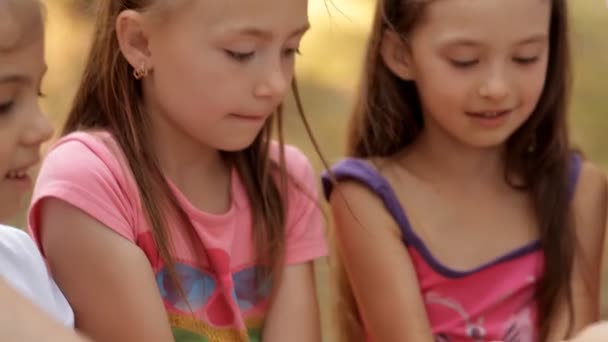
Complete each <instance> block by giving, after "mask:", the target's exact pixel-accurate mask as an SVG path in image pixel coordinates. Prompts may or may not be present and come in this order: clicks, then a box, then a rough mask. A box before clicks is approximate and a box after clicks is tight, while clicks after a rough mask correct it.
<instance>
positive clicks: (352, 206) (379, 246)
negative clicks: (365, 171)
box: [331, 182, 433, 342]
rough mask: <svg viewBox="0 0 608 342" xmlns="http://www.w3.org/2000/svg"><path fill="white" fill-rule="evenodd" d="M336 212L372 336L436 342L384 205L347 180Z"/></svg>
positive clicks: (336, 195) (395, 341)
mask: <svg viewBox="0 0 608 342" xmlns="http://www.w3.org/2000/svg"><path fill="white" fill-rule="evenodd" d="M331 209H332V213H333V217H334V221H335V229H336V238H337V243H338V249H339V252H340V257H341V263H342V264H343V265H344V268H345V270H346V273H347V276H348V278H349V281H350V284H351V285H352V288H353V293H354V296H355V299H356V302H357V306H358V307H359V310H360V311H361V312H360V313H361V316H362V318H363V320H364V322H365V325H366V328H367V330H368V334H369V335H370V337H371V338H372V339H373V340H374V341H382V342H427V341H429V342H430V341H433V337H432V335H431V329H430V326H429V322H428V318H427V315H426V310H425V308H424V303H423V300H422V296H421V294H420V287H419V285H418V281H417V278H416V274H415V270H414V267H413V265H412V262H411V259H410V256H409V254H408V252H407V250H406V248H405V245H404V244H403V242H402V240H401V234H400V232H399V229H398V228H397V225H396V223H395V222H394V221H393V219H392V218H391V217H390V215H389V214H388V213H387V212H386V210H385V208H384V206H383V204H382V203H381V201H380V200H379V199H378V198H377V197H376V196H374V195H373V194H372V193H371V192H370V191H368V190H367V189H366V188H364V187H363V186H361V185H359V184H357V183H355V182H341V183H340V184H339V185H338V186H336V188H335V190H334V192H333V195H332V197H331ZM353 213H354V214H355V215H356V216H353Z"/></svg>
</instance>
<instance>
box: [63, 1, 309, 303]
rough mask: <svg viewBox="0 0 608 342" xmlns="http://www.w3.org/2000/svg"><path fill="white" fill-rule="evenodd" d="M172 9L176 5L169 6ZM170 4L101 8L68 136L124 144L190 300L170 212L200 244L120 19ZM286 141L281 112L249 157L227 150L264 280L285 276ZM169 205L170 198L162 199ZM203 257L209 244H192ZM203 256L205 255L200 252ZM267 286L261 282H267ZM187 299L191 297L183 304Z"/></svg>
mask: <svg viewBox="0 0 608 342" xmlns="http://www.w3.org/2000/svg"><path fill="white" fill-rule="evenodd" d="M166 2H167V6H171V4H170V3H171V1H166ZM164 5H165V1H163V2H159V1H156V0H101V1H99V2H98V8H97V11H98V12H97V23H96V28H95V32H94V40H93V43H92V47H91V50H90V53H89V56H88V61H87V64H86V67H85V71H84V75H83V78H82V81H81V83H80V87H79V89H78V92H77V94H76V97H75V101H74V104H73V107H72V109H71V111H70V113H69V116H68V119H67V122H66V123H65V126H64V129H63V134H64V135H65V134H69V133H70V132H73V131H76V130H99V129H102V130H106V131H109V132H110V133H112V134H113V136H114V138H115V139H116V141H117V143H118V144H119V146H120V148H121V149H122V152H123V153H124V156H125V157H126V160H127V162H128V164H129V167H130V170H131V172H132V174H133V177H134V179H135V181H136V183H137V187H138V189H139V195H140V197H141V199H142V203H143V206H144V209H145V211H146V213H147V215H148V219H149V224H150V225H151V227H152V233H153V237H154V242H155V244H156V246H157V248H158V252H159V256H160V257H161V259H162V261H163V262H164V264H165V265H166V266H167V269H168V271H169V274H170V276H171V279H172V281H173V282H174V284H175V285H176V286H177V288H178V290H179V291H180V292H181V294H182V296H183V291H182V288H181V284H180V282H179V279H178V276H177V274H176V271H175V263H174V260H173V258H172V244H171V236H170V234H169V232H168V230H167V224H166V222H167V220H166V216H167V211H168V212H169V213H175V214H177V215H178V217H179V218H180V219H181V221H182V222H183V231H182V232H181V233H183V234H187V237H189V238H190V239H189V240H190V241H192V242H193V243H194V241H199V239H198V238H197V237H196V236H195V230H194V227H193V226H192V223H191V222H190V220H189V218H188V216H187V215H186V213H185V212H184V210H183V209H182V208H181V207H180V205H179V204H178V202H177V199H176V197H175V196H174V194H173V193H172V191H171V189H170V187H169V185H168V184H167V182H166V180H165V178H164V177H163V174H162V172H161V170H160V167H159V164H158V161H157V158H156V157H155V154H154V151H153V148H152V147H151V146H150V144H148V143H147V142H148V141H151V139H150V138H151V137H150V129H149V125H150V122H149V119H148V117H147V116H146V112H145V110H144V109H143V108H142V103H143V101H142V97H143V92H142V87H141V84H140V81H138V80H136V79H135V78H134V77H133V76H132V72H133V68H132V67H131V66H130V65H129V63H128V62H127V60H126V59H125V58H124V57H123V55H122V54H121V52H120V49H119V45H118V40H117V37H116V30H115V25H114V23H115V21H116V18H117V16H118V15H119V14H120V13H121V12H122V11H123V10H126V9H134V10H138V11H144V10H147V9H149V8H150V7H151V6H155V8H154V9H155V10H157V8H156V6H158V7H159V8H158V9H161V10H169V9H170V7H163V6H164ZM293 88H294V91H295V92H294V93H295V95H296V96H295V100H296V103H297V105H298V109H300V114H301V116H302V117H303V113H302V112H301V104H300V98H299V96H298V94H297V89H296V87H295V81H294V83H293ZM273 126H276V131H277V139H278V141H279V144H278V145H279V157H278V158H276V159H278V160H274V159H271V156H270V142H271V138H272V135H273ZM283 152H284V151H283V135H282V106H280V107H279V108H278V109H277V111H276V113H275V114H274V115H273V116H272V119H269V120H268V122H267V123H266V124H265V125H264V127H263V128H262V130H261V132H260V133H259V134H258V136H257V137H256V139H255V141H254V142H253V143H252V144H251V145H250V146H248V147H247V148H245V149H244V150H242V151H238V152H222V154H223V157H224V158H225V159H226V160H227V161H228V162H229V163H230V164H231V165H233V166H234V167H235V169H236V170H237V172H238V174H239V176H240V178H241V179H242V182H243V184H244V186H245V188H246V192H247V195H248V198H249V204H250V207H251V215H252V222H253V232H254V240H255V247H256V253H257V262H258V264H259V265H260V266H261V269H262V270H263V271H262V272H261V273H262V275H264V276H268V275H270V273H274V275H275V276H274V277H273V278H274V279H276V278H277V277H276V275H277V273H280V271H281V267H280V266H281V265H282V264H283V263H282V261H283V254H284V249H285V246H284V241H285V223H286V208H287V191H286V187H287V182H288V175H287V171H286V167H285V158H284V153H283ZM161 199H165V200H161ZM191 247H192V248H193V250H194V252H195V253H204V246H196V245H194V246H191ZM199 257H200V254H199ZM260 281H261V280H260ZM184 299H185V298H184Z"/></svg>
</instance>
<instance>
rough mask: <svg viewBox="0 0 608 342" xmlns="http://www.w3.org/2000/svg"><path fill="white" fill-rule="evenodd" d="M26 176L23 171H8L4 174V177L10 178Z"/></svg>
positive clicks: (19, 178)
mask: <svg viewBox="0 0 608 342" xmlns="http://www.w3.org/2000/svg"><path fill="white" fill-rule="evenodd" d="M27 177H28V174H27V172H25V171H9V172H8V173H7V174H6V176H5V178H6V179H12V180H22V179H26V178H27Z"/></svg>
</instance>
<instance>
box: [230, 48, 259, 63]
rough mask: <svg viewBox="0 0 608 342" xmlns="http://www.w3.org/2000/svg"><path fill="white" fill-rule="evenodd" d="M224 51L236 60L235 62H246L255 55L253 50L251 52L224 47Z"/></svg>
mask: <svg viewBox="0 0 608 342" xmlns="http://www.w3.org/2000/svg"><path fill="white" fill-rule="evenodd" d="M224 51H225V52H226V54H227V55H228V56H229V57H230V58H232V59H234V60H236V61H237V62H246V61H248V60H249V59H251V58H252V57H253V56H254V55H255V52H253V51H252V52H239V51H233V50H228V49H225V50H224Z"/></svg>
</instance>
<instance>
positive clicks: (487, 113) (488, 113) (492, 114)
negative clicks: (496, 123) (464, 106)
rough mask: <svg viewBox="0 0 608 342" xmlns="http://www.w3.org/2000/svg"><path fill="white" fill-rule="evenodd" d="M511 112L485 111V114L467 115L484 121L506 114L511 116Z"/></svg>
mask: <svg viewBox="0 0 608 342" xmlns="http://www.w3.org/2000/svg"><path fill="white" fill-rule="evenodd" d="M510 112H511V110H510V109H509V110H493V111H483V112H467V115H469V116H474V117H478V118H482V119H494V118H498V117H501V116H504V115H506V114H509V113H510Z"/></svg>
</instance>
